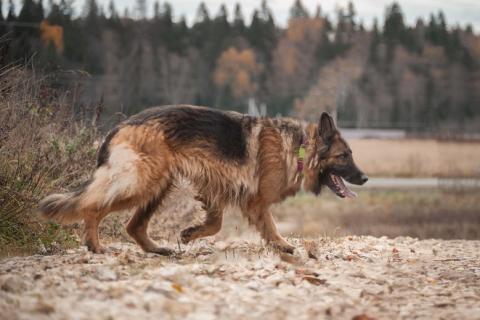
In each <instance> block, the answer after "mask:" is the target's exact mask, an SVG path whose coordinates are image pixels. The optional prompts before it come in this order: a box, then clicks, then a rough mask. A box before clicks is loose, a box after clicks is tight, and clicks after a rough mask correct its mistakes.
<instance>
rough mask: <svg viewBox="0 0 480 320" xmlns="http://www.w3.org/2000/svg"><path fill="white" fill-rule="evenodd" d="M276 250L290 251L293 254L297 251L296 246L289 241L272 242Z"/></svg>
mask: <svg viewBox="0 0 480 320" xmlns="http://www.w3.org/2000/svg"><path fill="white" fill-rule="evenodd" d="M270 245H271V246H272V247H273V248H274V249H275V250H278V251H281V252H284V253H288V254H293V253H294V252H295V246H292V245H291V244H289V243H275V242H272V243H271V244H270Z"/></svg>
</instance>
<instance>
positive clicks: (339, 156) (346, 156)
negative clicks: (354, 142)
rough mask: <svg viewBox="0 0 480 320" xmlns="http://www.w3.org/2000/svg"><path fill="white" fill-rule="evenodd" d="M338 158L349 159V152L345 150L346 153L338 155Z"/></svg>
mask: <svg viewBox="0 0 480 320" xmlns="http://www.w3.org/2000/svg"><path fill="white" fill-rule="evenodd" d="M337 158H340V159H347V158H348V153H346V152H345V153H342V154H339V155H338V156H337Z"/></svg>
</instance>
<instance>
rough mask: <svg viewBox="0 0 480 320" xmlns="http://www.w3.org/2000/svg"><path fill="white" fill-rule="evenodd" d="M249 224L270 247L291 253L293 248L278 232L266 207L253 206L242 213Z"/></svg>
mask: <svg viewBox="0 0 480 320" xmlns="http://www.w3.org/2000/svg"><path fill="white" fill-rule="evenodd" d="M244 213H245V214H246V216H247V218H248V221H249V222H250V224H253V225H255V227H256V229H257V230H258V231H259V232H260V235H261V236H262V238H263V239H264V240H265V241H266V242H267V243H268V244H269V245H271V246H272V247H274V248H276V249H278V250H281V251H283V252H286V253H293V251H294V250H295V247H294V246H293V245H291V244H290V243H288V242H287V241H286V240H285V239H284V238H283V237H282V236H281V235H280V233H279V232H278V230H277V226H276V225H275V221H274V219H273V216H272V213H271V212H270V210H269V209H268V206H261V205H256V206H255V205H253V206H250V207H249V209H247V210H246V212H245V211H244Z"/></svg>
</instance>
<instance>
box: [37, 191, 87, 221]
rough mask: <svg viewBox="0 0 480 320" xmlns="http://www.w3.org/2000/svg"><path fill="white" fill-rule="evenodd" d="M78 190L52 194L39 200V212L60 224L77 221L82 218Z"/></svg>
mask: <svg viewBox="0 0 480 320" xmlns="http://www.w3.org/2000/svg"><path fill="white" fill-rule="evenodd" d="M80 195H81V193H79V192H70V193H63V194H58V193H57V194H52V195H49V196H48V197H46V198H44V199H43V200H42V201H40V203H39V205H38V211H39V214H40V215H41V216H42V217H43V218H46V219H48V220H54V221H57V222H59V223H62V224H69V223H74V222H77V221H78V220H80V219H81V218H82V214H81V212H82V211H81V210H80V208H79V207H80V206H79V202H80Z"/></svg>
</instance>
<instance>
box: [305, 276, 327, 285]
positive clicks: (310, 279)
mask: <svg viewBox="0 0 480 320" xmlns="http://www.w3.org/2000/svg"><path fill="white" fill-rule="evenodd" d="M302 279H303V280H306V281H308V282H310V283H311V284H313V285H316V286H319V285H321V284H326V283H327V280H325V279H319V278H317V277H313V276H304V277H302Z"/></svg>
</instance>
